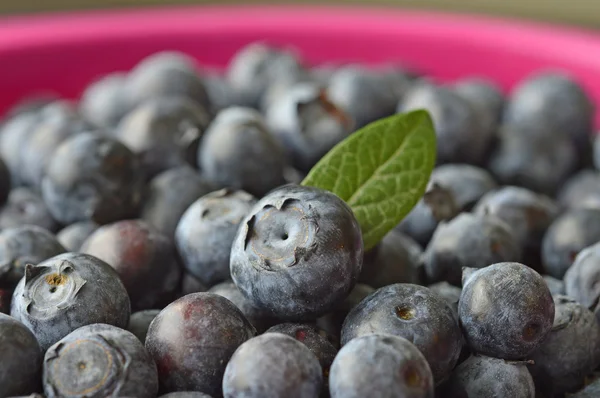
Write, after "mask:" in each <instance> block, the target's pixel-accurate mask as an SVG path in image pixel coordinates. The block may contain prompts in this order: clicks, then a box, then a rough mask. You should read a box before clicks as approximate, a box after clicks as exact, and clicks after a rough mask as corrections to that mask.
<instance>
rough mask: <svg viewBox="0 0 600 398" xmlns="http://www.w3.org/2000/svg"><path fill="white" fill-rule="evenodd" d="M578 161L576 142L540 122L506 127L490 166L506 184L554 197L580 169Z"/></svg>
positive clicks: (545, 123) (499, 179)
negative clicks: (563, 184) (564, 183)
mask: <svg viewBox="0 0 600 398" xmlns="http://www.w3.org/2000/svg"><path fill="white" fill-rule="evenodd" d="M578 158H579V157H578V155H577V150H576V148H575V146H574V144H573V142H572V141H571V140H570V138H569V137H568V136H567V135H565V134H563V131H561V130H557V129H556V128H555V127H553V126H551V125H549V124H548V122H544V121H539V122H538V123H535V124H531V125H529V124H525V125H504V126H503V127H502V128H501V129H500V131H499V134H498V145H497V146H496V149H495V150H494V152H493V153H492V154H491V156H490V157H489V161H488V164H487V167H488V169H489V170H490V171H491V172H492V174H494V176H495V177H496V180H497V181H498V182H500V183H501V184H503V185H517V186H522V187H525V188H529V189H531V190H533V191H536V192H539V193H543V194H546V195H550V196H552V195H554V194H555V192H556V191H557V189H558V187H560V186H561V184H562V183H563V182H564V181H566V180H567V179H568V178H569V177H570V176H571V174H572V173H573V172H574V171H576V170H577V162H578ZM548 170H552V173H549V172H548Z"/></svg>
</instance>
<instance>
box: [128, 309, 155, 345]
mask: <svg viewBox="0 0 600 398" xmlns="http://www.w3.org/2000/svg"><path fill="white" fill-rule="evenodd" d="M159 313H160V310H142V311H138V312H134V313H133V314H131V318H129V326H128V327H127V330H129V331H130V332H131V333H133V334H134V335H135V337H137V338H138V339H139V340H140V341H141V342H142V344H144V343H145V342H146V335H147V334H148V328H149V327H150V323H152V321H153V320H154V318H156V316H157V315H158V314H159Z"/></svg>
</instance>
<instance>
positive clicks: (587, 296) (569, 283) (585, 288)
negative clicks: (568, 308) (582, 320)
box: [563, 243, 600, 310]
mask: <svg viewBox="0 0 600 398" xmlns="http://www.w3.org/2000/svg"><path fill="white" fill-rule="evenodd" d="M563 280H564V289H565V291H564V293H565V294H566V295H567V296H569V297H572V298H574V299H575V300H577V302H578V303H581V305H583V306H584V307H586V308H589V309H591V310H594V309H595V308H596V307H597V306H598V303H599V301H600V283H599V282H600V243H596V244H593V245H591V246H588V247H586V248H585V249H583V250H582V251H581V252H579V254H578V255H577V257H576V258H575V262H574V263H573V265H572V266H571V267H570V268H569V269H568V270H567V272H566V273H565V277H564V279H563Z"/></svg>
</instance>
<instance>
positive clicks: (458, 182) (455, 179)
mask: <svg viewBox="0 0 600 398" xmlns="http://www.w3.org/2000/svg"><path fill="white" fill-rule="evenodd" d="M430 181H432V182H433V183H437V184H438V185H439V186H442V187H444V188H446V189H449V190H450V191H451V192H452V194H453V197H454V202H455V203H456V205H457V206H458V208H459V209H460V210H462V211H470V210H471V209H472V207H473V206H474V205H475V203H477V201H478V200H479V199H480V198H481V197H482V196H483V195H484V194H485V193H486V192H489V191H491V190H493V189H495V188H497V187H498V184H497V183H496V181H495V180H494V178H493V177H492V175H491V174H490V173H489V172H488V171H487V170H485V169H482V168H479V167H477V166H472V165H469V164H462V163H451V164H443V165H441V166H438V167H436V168H435V169H433V171H432V173H431V178H430Z"/></svg>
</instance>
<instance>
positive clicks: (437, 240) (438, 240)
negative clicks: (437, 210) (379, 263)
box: [423, 213, 521, 286]
mask: <svg viewBox="0 0 600 398" xmlns="http://www.w3.org/2000/svg"><path fill="white" fill-rule="evenodd" d="M503 261H521V244H520V242H519V241H518V240H517V238H516V237H515V234H514V232H513V230H512V229H511V228H510V226H509V225H508V224H506V223H505V222H504V221H502V220H501V219H500V218H498V217H496V216H493V215H489V214H483V215H479V214H472V213H461V214H459V215H458V216H457V217H455V218H454V219H453V220H452V221H450V222H447V223H445V222H444V223H441V224H440V225H439V227H438V228H437V230H436V231H435V233H434V234H433V237H432V238H431V242H429V245H428V246H427V249H426V250H425V253H424V255H423V263H424V267H425V273H426V275H427V279H428V281H429V282H430V283H433V282H440V281H444V280H445V281H447V282H450V283H452V284H453V285H456V286H460V283H461V278H462V269H463V267H469V268H483V267H487V266H488V265H490V264H494V263H498V262H503Z"/></svg>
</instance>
